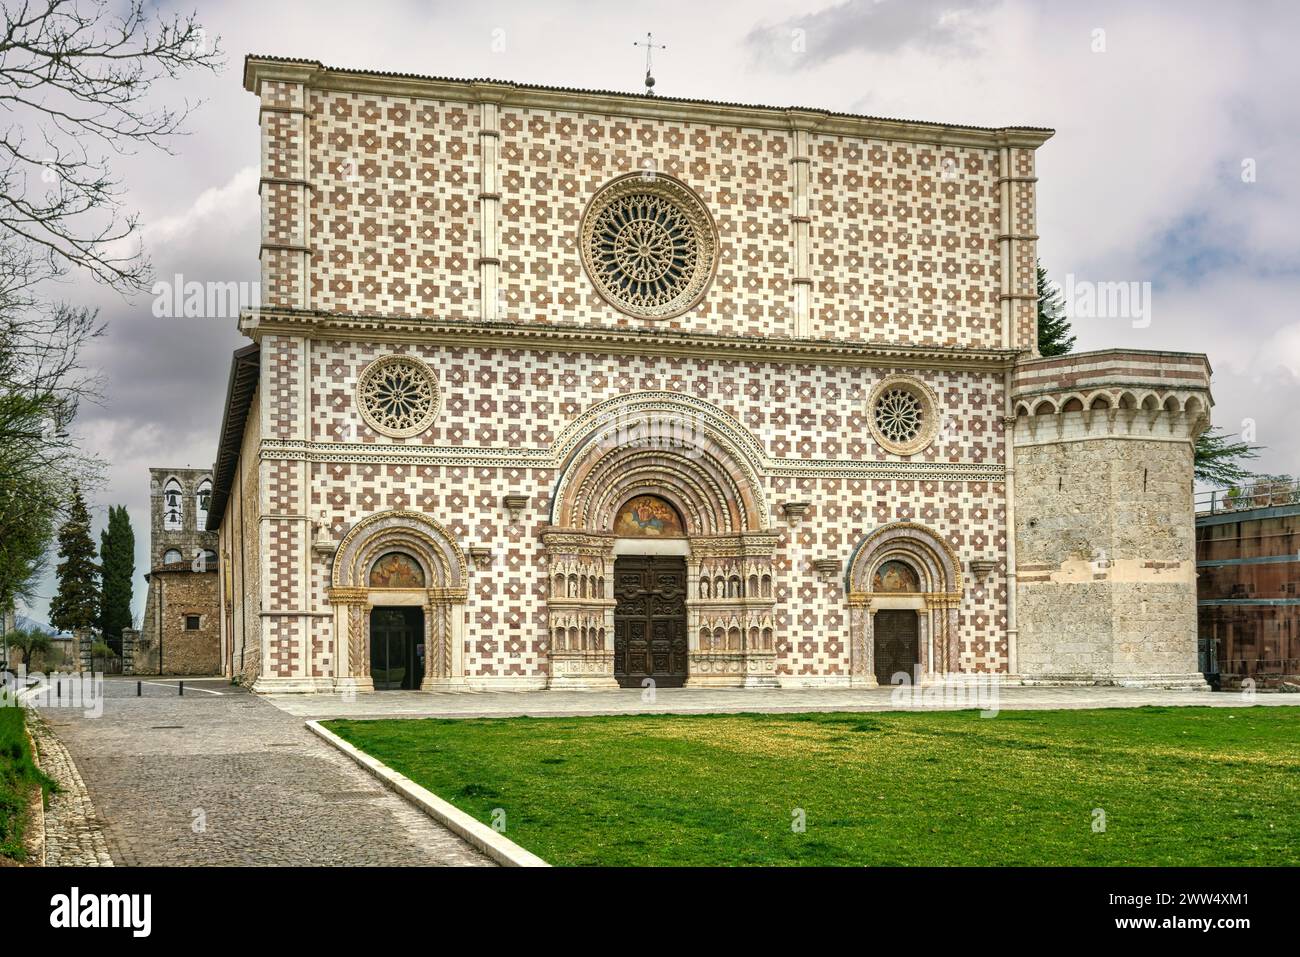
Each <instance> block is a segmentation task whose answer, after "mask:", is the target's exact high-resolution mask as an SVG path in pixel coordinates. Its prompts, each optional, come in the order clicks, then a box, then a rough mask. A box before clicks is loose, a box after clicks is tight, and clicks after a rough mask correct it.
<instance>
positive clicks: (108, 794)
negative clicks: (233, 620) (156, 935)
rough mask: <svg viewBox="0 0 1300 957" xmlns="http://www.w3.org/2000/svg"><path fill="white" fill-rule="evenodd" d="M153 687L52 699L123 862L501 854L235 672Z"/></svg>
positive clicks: (110, 683)
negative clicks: (75, 701) (393, 786)
mask: <svg viewBox="0 0 1300 957" xmlns="http://www.w3.org/2000/svg"><path fill="white" fill-rule="evenodd" d="M203 689H207V690H206V691H205V690H203ZM143 690H144V692H145V693H144V696H143V697H139V698H137V697H135V694H136V683H135V680H134V679H107V680H105V682H104V691H105V700H104V710H103V714H102V715H101V716H99V717H94V716H87V715H86V714H85V713H83V712H82V711H80V710H73V709H70V708H45V709H42V710H41V714H42V716H43V717H44V719H45V721H46V722H47V723H48V725H49V726H50V728H51V729H52V730H53V731H54V733H55V734H57V735H58V737H59V739H60V740H61V741H62V742H63V744H64V745H65V746H66V747H67V750H68V752H69V753H70V754H71V756H72V758H73V759H74V760H75V762H76V770H79V771H80V774H81V777H82V778H83V779H84V781H85V783H86V786H87V789H88V791H89V796H90V799H91V800H92V801H93V802H94V808H95V810H96V811H97V812H98V817H99V819H100V820H101V821H102V823H103V832H104V836H105V837H106V838H107V850H108V852H109V853H110V854H111V855H112V861H113V862H115V863H117V864H122V865H218V864H226V865H240V864H247V865H290V864H301V865H339V864H356V865H490V864H491V863H492V862H491V861H490V860H488V859H487V858H486V857H484V856H483V855H481V854H479V853H478V852H477V851H476V850H474V849H473V848H471V847H469V846H468V845H467V844H465V843H464V842H463V841H461V840H460V839H459V838H458V837H456V836H455V835H453V834H452V833H451V832H450V831H448V830H446V829H445V828H443V827H442V826H441V825H439V824H437V823H435V822H434V821H432V820H430V819H429V818H428V817H427V816H425V815H424V814H423V813H422V812H420V811H418V810H416V809H415V808H414V807H412V806H411V805H409V804H407V803H406V802H405V801H404V800H402V799H401V798H400V797H398V796H397V795H395V794H393V793H391V792H390V791H388V790H386V789H385V788H384V787H382V786H381V785H380V784H379V783H378V782H376V781H375V780H374V779H373V778H372V777H370V776H369V775H368V774H367V773H366V772H365V771H363V770H361V769H360V768H358V767H356V766H355V765H354V764H352V763H351V762H350V761H349V760H348V759H347V758H345V757H343V756H342V755H340V754H338V753H337V752H335V751H334V750H333V749H332V748H330V747H329V746H328V745H326V744H324V743H323V742H321V741H320V740H319V739H317V738H316V737H315V736H314V735H312V734H311V733H310V732H308V731H307V730H306V729H305V728H304V727H303V724H302V719H300V718H295V717H291V716H290V715H288V714H286V713H285V712H283V711H281V710H279V709H278V708H275V707H273V706H272V705H271V704H269V703H268V702H266V701H263V700H260V699H259V698H257V697H255V696H253V695H250V694H247V693H245V692H243V691H242V690H240V689H236V688H232V687H231V686H230V685H229V684H227V683H225V682H224V681H206V682H186V687H185V695H184V697H181V696H180V695H178V694H177V689H176V683H175V682H174V681H162V682H157V683H149V682H146V683H145V684H144V685H143ZM211 692H217V693H211ZM74 773H75V771H74ZM47 853H48V849H47ZM51 863H53V861H51Z"/></svg>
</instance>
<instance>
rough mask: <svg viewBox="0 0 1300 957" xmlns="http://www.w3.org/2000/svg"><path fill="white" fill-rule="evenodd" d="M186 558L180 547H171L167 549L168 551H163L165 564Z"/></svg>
mask: <svg viewBox="0 0 1300 957" xmlns="http://www.w3.org/2000/svg"><path fill="white" fill-rule="evenodd" d="M184 560H185V556H184V555H182V554H181V553H180V551H179V550H178V549H175V548H169V549H167V551H165V552H163V564H164V565H170V564H172V563H173V562H180V561H184Z"/></svg>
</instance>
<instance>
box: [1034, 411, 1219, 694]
mask: <svg viewBox="0 0 1300 957" xmlns="http://www.w3.org/2000/svg"><path fill="white" fill-rule="evenodd" d="M1066 415H1074V416H1081V415H1083V413H1081V412H1075V413H1066ZM1190 475H1191V446H1190V443H1180V442H1169V441H1148V442H1144V441H1140V440H1133V439H1120V438H1112V439H1097V440H1093V441H1074V442H1067V443H1062V444H1059V445H1033V446H1028V447H1025V448H1017V451H1016V492H1017V494H1016V542H1017V546H1016V547H1017V554H1016V559H1017V562H1016V564H1017V568H1018V571H1019V588H1018V613H1019V616H1020V640H1019V671H1020V673H1021V674H1022V675H1026V676H1086V675H1094V676H1108V675H1114V676H1127V675H1142V674H1153V675H1180V674H1181V675H1189V674H1192V673H1194V672H1196V670H1197V663H1196V583H1195V582H1196V579H1195V540H1194V529H1193V518H1192V515H1193V508H1192V485H1191V481H1190Z"/></svg>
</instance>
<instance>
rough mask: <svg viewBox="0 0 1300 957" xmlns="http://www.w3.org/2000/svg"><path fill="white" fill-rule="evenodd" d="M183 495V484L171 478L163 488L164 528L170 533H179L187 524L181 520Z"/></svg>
mask: <svg viewBox="0 0 1300 957" xmlns="http://www.w3.org/2000/svg"><path fill="white" fill-rule="evenodd" d="M181 494H182V493H181V483H180V482H178V481H176V479H174V478H169V479H168V480H167V484H166V485H164V486H163V528H165V529H167V530H168V531H179V530H180V529H181V528H182V527H183V526H184V524H185V523H184V520H183V519H182V518H181V514H182V507H181Z"/></svg>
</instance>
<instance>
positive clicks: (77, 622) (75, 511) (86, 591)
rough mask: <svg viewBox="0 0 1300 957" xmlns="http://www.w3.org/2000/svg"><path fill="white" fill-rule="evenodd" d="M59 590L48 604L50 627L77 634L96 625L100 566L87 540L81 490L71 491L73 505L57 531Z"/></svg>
mask: <svg viewBox="0 0 1300 957" xmlns="http://www.w3.org/2000/svg"><path fill="white" fill-rule="evenodd" d="M56 572H57V575H58V579H59V590H58V593H57V594H55V596H54V599H53V600H52V601H51V602H50V624H52V625H54V627H55V628H58V629H60V630H63V631H80V630H82V629H85V628H90V627H92V626H93V625H95V624H96V623H97V622H98V621H99V566H98V565H96V564H95V542H94V540H93V539H92V538H91V537H90V513H89V512H88V511H86V500H85V499H84V498H83V497H82V495H81V488H80V486H77V485H74V486H73V487H72V505H71V506H70V507H69V509H68V518H67V521H65V522H64V523H63V526H62V527H61V528H60V529H59V564H58V567H57V569H56Z"/></svg>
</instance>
